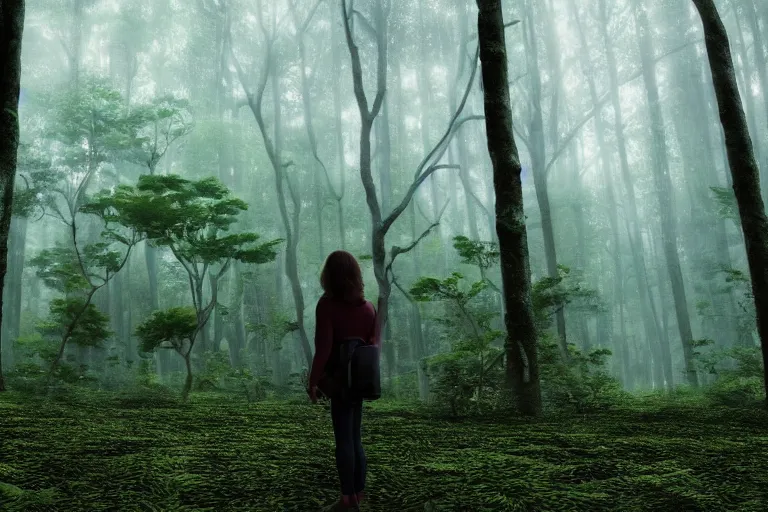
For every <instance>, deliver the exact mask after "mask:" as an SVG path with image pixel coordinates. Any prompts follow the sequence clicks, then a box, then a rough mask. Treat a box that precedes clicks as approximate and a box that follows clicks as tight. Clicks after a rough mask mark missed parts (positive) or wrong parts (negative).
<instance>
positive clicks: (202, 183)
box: [123, 175, 282, 400]
mask: <svg viewBox="0 0 768 512" xmlns="http://www.w3.org/2000/svg"><path fill="white" fill-rule="evenodd" d="M126 190H128V189H126ZM137 190H138V191H139V192H140V196H139V197H137V202H136V204H135V207H134V208H133V209H132V210H131V217H130V218H127V217H124V218H123V222H125V223H126V225H129V226H131V227H132V228H134V229H136V230H137V231H139V232H141V233H143V234H144V235H145V236H146V237H147V240H148V241H149V243H150V244H152V245H153V246H155V247H167V248H168V249H170V251H171V252H172V253H173V255H174V257H175V258H176V260H177V261H178V262H179V264H181V266H182V267H183V268H184V270H185V271H186V273H187V276H188V278H189V287H190V292H191V293H192V307H191V308H189V307H188V308H174V309H169V310H165V311H157V312H155V313H154V314H153V315H152V316H150V318H148V319H147V320H146V321H145V322H143V323H142V324H141V325H140V326H139V327H138V328H137V330H136V333H137V334H138V335H139V337H140V339H141V343H142V345H141V348H142V350H143V351H145V352H150V351H153V350H156V349H172V350H174V351H176V352H177V353H178V354H179V355H180V356H181V357H182V358H183V359H184V363H185V365H186V369H187V378H186V380H185V382H184V388H183V389H182V398H183V399H184V400H186V399H187V397H188V396H189V392H190V390H191V389H192V380H193V374H192V363H191V355H192V350H193V349H194V347H195V341H196V340H197V337H198V335H199V334H200V332H201V331H202V330H203V329H204V328H205V326H206V324H207V323H208V320H209V319H210V317H211V313H212V312H213V311H214V308H216V307H217V305H219V302H218V291H219V290H218V284H219V279H220V278H221V277H222V276H223V275H224V274H225V273H226V272H227V271H228V270H229V268H230V266H231V264H232V263H233V262H234V261H240V262H243V263H252V264H263V263H267V262H270V261H273V260H274V259H275V257H276V255H277V254H276V252H275V248H276V246H277V245H278V244H279V243H281V242H282V240H272V241H270V242H266V243H258V240H259V238H260V237H259V235H258V234H256V233H251V232H243V233H227V232H228V231H229V230H230V228H231V227H232V225H233V224H234V223H235V222H236V221H237V216H238V215H239V214H240V213H241V212H243V211H245V210H247V209H248V205H246V204H245V202H243V201H242V200H240V199H237V198H235V197H233V196H232V195H231V193H230V191H229V190H228V189H227V187H225V186H224V185H223V184H222V183H221V182H219V181H218V180H217V179H216V178H205V179H202V180H199V181H190V180H186V179H184V178H181V177H179V176H176V175H165V176H150V175H144V176H142V177H141V178H140V179H139V183H138V186H137ZM206 281H209V282H210V284H211V291H210V297H208V296H207V294H206V293H205V292H204V289H203V287H204V284H205V282H206Z"/></svg>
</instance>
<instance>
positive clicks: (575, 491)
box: [0, 393, 768, 512]
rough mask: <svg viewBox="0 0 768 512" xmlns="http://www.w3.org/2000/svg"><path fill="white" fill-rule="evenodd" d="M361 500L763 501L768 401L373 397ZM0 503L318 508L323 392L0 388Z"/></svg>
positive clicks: (467, 505)
mask: <svg viewBox="0 0 768 512" xmlns="http://www.w3.org/2000/svg"><path fill="white" fill-rule="evenodd" d="M363 435H364V443H365V444H366V449H367V453H368V460H369V468H370V469H369V481H368V492H369V494H370V501H369V503H368V504H367V506H366V507H365V508H364V510H370V511H386V512H400V511H409V510H414V511H415V510H419V511H423V510H435V511H437V510H446V511H447V510H456V511H459V510H461V511H478V512H479V511H484V510H510V511H511V510H515V511H566V510H567V511H590V512H591V511H598V510H616V511H623V512H631V511H646V510H647V511H699V510H702V511H703V510H708V511H710V510H711V511H718V512H719V511H727V510H734V511H736V510H738V511H743V512H747V511H761V512H764V511H765V510H768V413H766V412H764V411H761V410H757V409H749V410H748V409H738V410H737V409H725V408H713V407H704V406H696V405H675V406H674V407H670V406H666V407H665V406H663V405H662V404H661V403H658V404H655V405H654V404H645V405H643V406H640V405H635V406H632V407H630V408H626V409H623V410H619V411H613V412H607V413H599V414H588V415H578V416H563V417H558V418H553V417H549V418H546V419H544V420H537V421H529V420H523V419H511V420H504V421H501V420H496V421H478V420H466V421H457V422H454V421H448V420H439V419H435V418H433V417H430V416H427V415H425V414H421V413H419V412H418V411H417V410H416V409H413V408H408V407H405V406H398V405H396V404H391V403H386V402H379V403H376V404H374V405H371V406H369V405H366V411H365V420H364V434H363ZM0 482H2V483H0V510H8V511H16V510H23V511H30V512H31V511H38V510H39V511H46V512H54V511H58V510H66V511H101V510H110V511H134V510H136V511H138V510H157V511H179V510H185V511H186V510H190V511H191V510H200V511H216V512H225V511H249V510H250V511H285V510H298V511H306V512H313V511H315V510H317V509H318V508H320V507H321V506H322V505H325V504H328V503H330V502H332V501H333V500H334V499H335V498H336V485H337V479H336V474H335V466H334V461H333V441H332V434H331V426H330V420H329V417H328V413H327V411H326V410H325V409H324V408H323V407H322V406H310V405H302V404H298V403H287V402H261V403H254V404H246V403H244V401H242V400H241V401H234V400H232V399H226V398H221V397H215V396H211V395H193V398H192V399H191V401H190V403H188V404H186V405H179V404H177V403H173V402H170V403H167V404H162V403H158V404H156V405H155V406H153V407H151V408H147V407H143V406H141V404H140V403H137V402H134V401H132V400H128V399H123V400H117V399H106V398H104V397H97V396H94V397H91V398H83V397H81V398H77V399H75V398H67V399H56V400H53V399H52V400H43V399H30V398H28V397H23V396H22V395H19V394H15V393H5V394H2V395H0Z"/></svg>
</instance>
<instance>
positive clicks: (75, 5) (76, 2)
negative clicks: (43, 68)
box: [67, 0, 84, 87]
mask: <svg viewBox="0 0 768 512" xmlns="http://www.w3.org/2000/svg"><path fill="white" fill-rule="evenodd" d="M83 1H84V0H72V33H71V35H70V46H69V48H68V49H67V53H68V55H67V57H68V59H69V80H70V83H71V85H72V87H78V85H79V83H80V61H81V60H82V52H83Z"/></svg>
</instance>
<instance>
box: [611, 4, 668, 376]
mask: <svg viewBox="0 0 768 512" xmlns="http://www.w3.org/2000/svg"><path fill="white" fill-rule="evenodd" d="M598 2H599V3H598V12H599V14H600V23H599V24H598V25H599V29H600V33H601V36H602V39H603V43H604V47H605V54H606V59H607V62H608V78H609V84H610V88H611V101H612V106H613V115H614V123H613V125H614V130H615V133H616V145H617V149H618V152H619V166H620V169H621V176H622V181H623V182H624V189H625V198H626V206H627V208H625V219H626V223H627V225H628V227H627V233H628V236H629V243H630V252H631V254H632V260H633V266H634V270H635V276H636V279H637V288H638V291H639V293H640V311H641V315H642V319H643V330H644V334H645V338H646V340H647V342H648V343H649V344H650V345H651V346H653V347H654V352H655V353H656V354H657V355H659V354H661V353H662V346H661V326H660V325H659V320H658V316H657V314H656V304H655V301H654V299H653V295H652V294H651V293H650V291H649V289H648V272H647V270H646V265H645V248H644V243H643V238H642V236H641V234H640V221H639V214H638V208H637V196H636V194H635V186H634V179H633V177H632V173H631V170H630V167H629V156H628V155H627V141H626V135H625V132H624V114H623V111H622V108H621V96H620V95H619V77H618V67H617V62H616V54H615V50H614V41H612V40H611V37H610V35H609V34H608V23H609V20H608V8H607V5H606V0H598ZM649 363H650V364H651V365H652V367H653V370H654V373H655V375H656V379H657V381H658V384H659V385H661V386H663V385H664V383H663V380H666V381H667V383H668V386H669V385H671V384H672V382H673V376H672V375H663V376H661V375H659V374H658V372H659V371H661V368H662V367H663V365H662V364H661V361H657V363H658V364H653V363H652V362H649Z"/></svg>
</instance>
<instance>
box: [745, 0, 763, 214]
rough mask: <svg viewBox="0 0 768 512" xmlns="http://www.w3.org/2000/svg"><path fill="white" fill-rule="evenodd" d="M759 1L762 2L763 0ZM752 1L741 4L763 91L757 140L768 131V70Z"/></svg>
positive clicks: (760, 162)
mask: <svg viewBox="0 0 768 512" xmlns="http://www.w3.org/2000/svg"><path fill="white" fill-rule="evenodd" d="M760 1H761V2H764V1H765V0H760ZM752 2H753V0H744V2H743V4H744V10H745V14H746V15H745V16H744V17H745V18H746V20H747V22H748V23H749V30H750V32H752V51H753V52H754V54H755V67H756V68H757V77H758V81H759V83H760V90H761V91H762V93H763V109H764V110H765V113H766V119H765V121H766V123H764V124H763V129H762V130H759V131H757V132H755V137H758V141H759V140H760V138H759V137H760V133H768V132H766V131H765V128H766V126H768V70H766V57H765V48H764V47H763V33H762V32H761V30H760V20H759V18H758V17H757V11H756V10H755V5H754V4H753V3H752ZM765 27H766V30H768V21H766V25H765ZM758 144H759V142H758ZM763 147H764V146H763ZM762 153H765V149H763V151H762ZM761 164H762V165H763V166H766V165H768V161H766V160H765V159H763V160H761V161H760V160H759V161H758V166H760V165H761ZM763 172H765V171H763ZM762 177H763V179H762V181H761V184H762V193H763V201H765V200H766V198H768V179H767V178H768V177H766V176H765V174H764V175H763V176H762Z"/></svg>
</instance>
